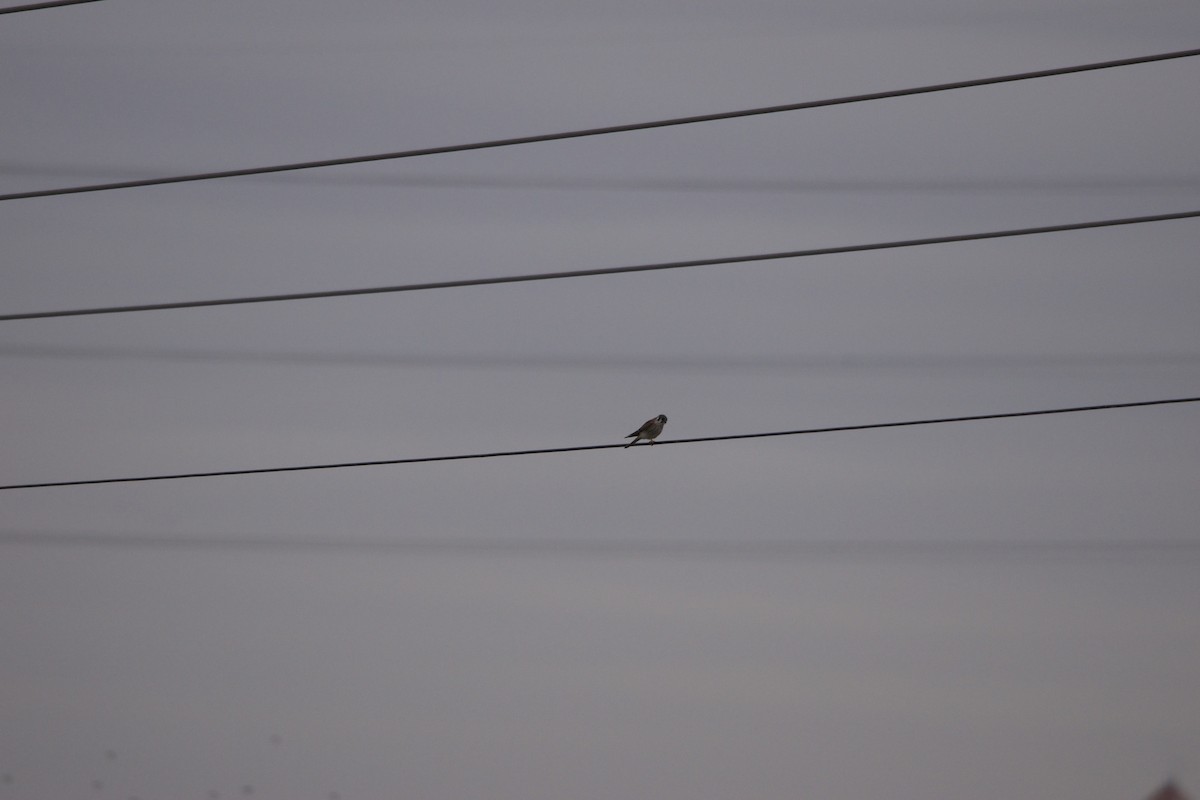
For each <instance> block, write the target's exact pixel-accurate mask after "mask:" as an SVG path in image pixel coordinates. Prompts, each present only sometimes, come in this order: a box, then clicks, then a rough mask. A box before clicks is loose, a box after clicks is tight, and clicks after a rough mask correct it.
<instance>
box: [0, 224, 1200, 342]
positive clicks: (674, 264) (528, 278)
mask: <svg viewBox="0 0 1200 800" xmlns="http://www.w3.org/2000/svg"><path fill="white" fill-rule="evenodd" d="M1192 217H1200V210H1196V211H1180V212H1176V213H1171V214H1151V215H1149V216H1143V217H1123V218H1120V219H1102V220H1094V221H1091V222H1072V223H1067V224H1065V225H1044V226H1040V227H1034V228H1013V229H1010V230H1003V231H983V232H981V233H962V234H955V235H952V236H932V237H928V238H924V239H902V240H898V241H891V242H872V243H868V244H850V245H842V246H839V247H818V248H814V249H811V250H788V251H784V252H778V253H756V254H752V255H742V256H723V257H720V258H698V259H693V260H690V261H663V262H658V263H655V264H635V265H632V266H625V267H599V268H596V269H578V270H567V271H564V272H534V273H529V274H526V275H502V276H498V277H495V278H465V279H462V280H454V281H431V282H428V283H408V284H400V285H398V286H373V287H368V288H365V289H334V290H329V291H320V292H295V293H292V294H268V295H257V296H251V297H224V298H219V299H215V300H184V301H180V302H176V303H147V304H144V305H128V306H103V307H95V308H74V309H66V310H60V311H31V312H26V313H21V314H0V322H12V321H14V320H21V319H46V318H49V317H80V316H87V315H95V314H127V313H131V312H135V311H165V310H169V309H179V308H202V307H207V306H231V305H246V304H249V303H280V302H285V301H289V300H316V299H319V298H325V297H351V296H355V295H364V294H391V293H395V292H420V291H426V290H429V289H461V288H464V287H467V286H491V285H495V284H500V283H529V282H532V281H550V280H558V279H560V278H588V277H595V276H598V275H621V274H625V273H630V272H654V271H659V270H668V269H690V268H692V267H711V266H717V265H721V264H740V263H745V262H751V261H774V260H778V259H784V258H807V257H809V256H827V255H836V254H838V253H860V252H864V251H868V250H889V249H896V248H901V247H923V246H925V245H931V244H949V243H953V242H970V241H978V240H981V239H1002V238H1005V237H1012V236H1033V235H1036V234H1042V233H1061V232H1063V231H1079V230H1087V229H1090V228H1107V227H1113V226H1117V225H1139V224H1142V223H1147V222H1164V221H1168V220H1180V219H1189V218H1192Z"/></svg>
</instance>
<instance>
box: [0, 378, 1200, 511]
mask: <svg viewBox="0 0 1200 800" xmlns="http://www.w3.org/2000/svg"><path fill="white" fill-rule="evenodd" d="M1196 402H1200V397H1179V398H1172V399H1168V400H1142V401H1138V402H1132V403H1105V404H1102V405H1091V406H1072V407H1067V408H1048V409H1041V410H1038V411H1010V412H1005V413H998V414H975V415H970V416H959V417H940V418H934V419H916V420H905V421H902V422H873V423H867V424H860V425H836V426H833V427H828V428H802V429H799V430H788V431H769V432H765V433H736V434H728V435H724V436H700V437H696V438H692V439H671V440H667V441H661V442H657V443H652V444H645V445H643V444H639V445H637V446H638V447H654V446H657V445H669V444H697V443H700V442H725V441H732V440H735V439H764V438H767V437H773V436H801V435H805V434H811V433H837V432H841V431H862V430H873V429H879V428H903V427H913V426H917V425H939V424H943V423H947V422H979V421H983V420H993V419H1012V418H1015V417H1035V416H1046V415H1050V414H1073V413H1078V412H1082V411H1104V410H1110V409H1118V408H1138V407H1144V406H1161V405H1171V404H1179V403H1196ZM627 446H628V445H626V444H624V443H617V444H590V445H576V446H572V447H548V448H539V449H532V450H507V451H500V452H493V453H469V454H463V455H450V456H425V457H421V458H391V459H382V460H378V461H348V462H341V463H334V464H305V465H301V466H292V467H263V468H259V469H233V470H218V471H214V472H182V473H174V474H167V475H144V476H139V477H132V478H93V479H90V480H76V481H48V482H44V483H23V484H9V485H7V486H0V491H5V490H9V489H48V488H53V487H64V486H95V485H99V484H108V483H145V482H149V481H173V480H183V479H188V478H217V477H230V476H235V475H264V474H267V473H272V472H306V471H315V470H328V469H347V468H350V467H381V466H392V465H397V464H427V463H431V462H435V461H468V460H478V459H485V458H505V457H509V456H529V455H547V454H550V453H577V452H583V451H585V450H611V449H614V448H624V447H627Z"/></svg>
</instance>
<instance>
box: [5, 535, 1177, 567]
mask: <svg viewBox="0 0 1200 800" xmlns="http://www.w3.org/2000/svg"><path fill="white" fill-rule="evenodd" d="M6 544H7V545H20V546H26V547H28V546H33V547H116V548H155V549H174V550H253V551H288V552H292V551H297V552H315V553H322V552H339V553H342V552H351V553H353V552H366V553H416V554H434V555H484V556H566V557H572V558H575V557H601V558H614V557H615V558H624V557H651V558H653V557H687V558H750V559H755V558H767V559H775V558H795V559H802V560H809V559H831V560H889V561H891V560H913V559H920V560H927V559H931V558H943V559H952V560H958V559H972V560H975V559H987V560H993V559H1007V558H1016V559H1022V558H1027V557H1034V558H1036V559H1038V561H1039V562H1040V561H1041V560H1042V559H1044V558H1064V557H1079V556H1083V557H1091V558H1103V559H1106V560H1107V559H1122V560H1124V559H1127V558H1130V557H1134V556H1151V557H1153V556H1167V557H1169V558H1177V557H1188V556H1200V539H1183V538H1178V539H1145V538H1140V539H1139V538H1108V539H1064V538H1059V539H1009V538H1005V539H999V538H994V539H973V540H972V539H947V538H923V539H878V538H874V539H843V538H838V539H778V538H776V539H750V540H747V539H743V538H738V539H684V540H679V539H646V538H642V537H638V538H596V537H588V538H572V539H549V538H534V537H511V538H502V539H494V538H491V539H484V538H472V537H465V536H437V537H432V536H428V537H415V536H408V537H386V538H365V537H356V538H347V537H344V536H322V537H314V536H272V535H263V534H219V533H218V534H193V533H182V534H174V535H169V534H152V533H126V532H82V531H3V530H0V545H6Z"/></svg>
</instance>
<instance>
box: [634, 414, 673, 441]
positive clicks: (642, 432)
mask: <svg viewBox="0 0 1200 800" xmlns="http://www.w3.org/2000/svg"><path fill="white" fill-rule="evenodd" d="M666 424H667V415H666V414H659V415H658V416H657V417H655V418H654V419H651V420H647V421H646V423H645V424H644V425H642V427H640V428H638V429H637V430H636V431H634V432H633V433H631V434H629V435H628V436H626V437H625V438H626V439H633V441H632V442H630V443H629V444H627V445H625V446H626V447H632V446H633V445H635V444H637V443H638V439H645V440H646V441H648V442H649V443H650V444H654V438H655V437H656V436H658V435H659V434H660V433H662V429H663V425H666Z"/></svg>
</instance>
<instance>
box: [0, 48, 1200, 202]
mask: <svg viewBox="0 0 1200 800" xmlns="http://www.w3.org/2000/svg"><path fill="white" fill-rule="evenodd" d="M1198 55H1200V49H1194V50H1178V51H1175V52H1171V53H1158V54H1155V55H1150V56H1138V57H1136V58H1122V59H1118V60H1115V61H1099V62H1095V63H1091V64H1078V65H1075V66H1070V67H1058V68H1055V69H1044V70H1037V71H1035V72H1020V73H1015V74H1011V75H998V76H994V77H990V78H976V79H974V80H968V81H954V82H952V83H938V84H931V85H928V86H916V87H912V88H909V89H893V90H890V91H885V92H872V93H870V94H859V95H851V96H847V97H833V98H829V99H825V100H810V101H808V102H803V103H788V104H786V105H777V106H765V107H762V108H749V109H742V110H739V111H722V112H718V113H715V114H699V115H696V116H690V117H675V118H672V119H660V120H652V121H649V122H633V123H628V124H625V125H608V126H605V127H601V128H587V129H583V130H573V131H560V132H557V133H543V134H537V135H534V136H516V137H513V138H509V139H491V140H487V141H482V142H469V143H466V144H453V145H443V146H441V147H424V148H419V149H416V150H401V151H398V152H394V153H376V154H374V155H367V156H350V157H347V158H330V159H324V160H321V161H301V162H296V163H292V164H276V165H274V166H269V167H247V168H244V169H230V170H221V171H217V172H197V173H192V174H188V175H171V176H166V177H160V178H143V179H140V180H131V181H117V182H114V183H95V184H89V185H84V186H68V187H64V188H61V189H40V190H36V191H31V192H14V193H11V194H0V200H24V199H28V198H32V197H51V196H54V195H64V194H80V193H82V192H101V191H108V190H111V189H132V188H135V187H139V186H160V185H162V184H167V183H187V182H191V181H207V180H216V179H218V178H237V177H242V176H246V175H263V174H265V173H270V172H291V171H294V170H302V169H317V168H319V167H337V166H345V165H347V164H363V163H366V162H369V161H392V160H396V159H401V158H416V157H418V156H430V155H439V154H443V153H461V152H464V151H467V150H485V149H490V148H496V147H512V146H514V145H520V144H534V143H537V142H551V141H557V140H560V139H581V138H584V137H588V136H603V135H606V134H610V133H626V132H629V131H642V130H649V129H651V128H666V127H672V126H677V125H692V124H695V123H698V122H714V121H716V120H722V119H734V118H738V117H752V116H760V115H763V114H779V113H783V112H786V111H802V110H804V109H809V108H822V107H825V106H836V105H846V104H849V103H864V102H868V101H871V100H884V99H887V98H892V97H907V96H909V95H916V94H931V93H933V92H947V91H951V90H954V89H968V88H973V87H977V86H989V85H992V84H997V83H1012V82H1014V81H1025V80H1033V79H1035V78H1048V77H1052V76H1055V75H1068V74H1071V73H1076V72H1090V71H1093V70H1101V69H1112V68H1115V67H1127V66H1131V65H1134V64H1146V63H1150V62H1154V61H1167V60H1170V59H1176V58H1190V57H1192V56H1198Z"/></svg>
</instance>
